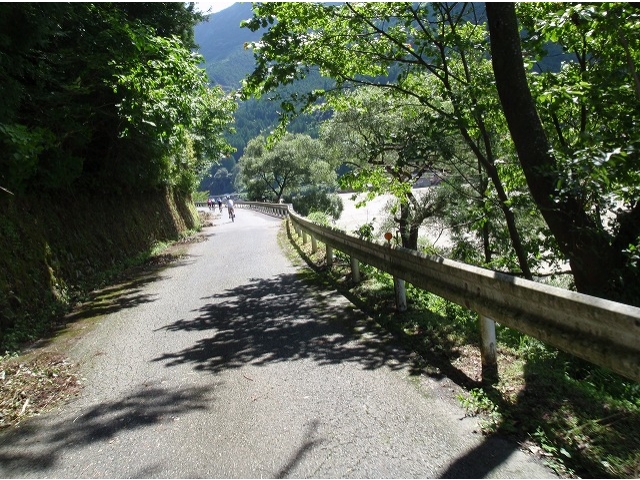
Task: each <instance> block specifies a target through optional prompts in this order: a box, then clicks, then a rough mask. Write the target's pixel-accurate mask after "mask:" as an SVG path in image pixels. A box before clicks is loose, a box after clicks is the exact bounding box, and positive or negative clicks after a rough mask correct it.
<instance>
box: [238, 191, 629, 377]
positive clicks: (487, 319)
mask: <svg viewBox="0 0 640 480" xmlns="http://www.w3.org/2000/svg"><path fill="white" fill-rule="evenodd" d="M237 205H238V206H239V207H241V208H250V209H254V210H258V211H260V212H262V213H266V214H269V215H272V216H277V217H282V218H284V217H287V218H288V222H289V223H288V225H287V226H288V227H289V226H293V228H294V229H295V230H296V232H298V233H299V234H300V235H302V236H303V241H306V235H309V236H310V237H311V240H312V245H313V247H312V248H313V249H314V250H315V248H316V241H320V242H322V243H324V244H325V246H326V248H327V264H328V265H331V263H332V258H333V249H335V250H339V251H341V252H344V253H345V254H347V255H350V256H351V259H352V261H351V265H352V268H354V269H356V270H357V265H358V262H363V263H366V264H368V265H372V266H374V267H376V268H378V269H380V270H383V271H385V272H387V273H389V274H391V275H393V277H394V279H395V282H394V283H396V298H397V299H398V293H399V292H398V286H399V287H400V289H401V290H403V289H404V281H406V282H409V283H411V284H413V285H414V286H416V287H418V288H421V289H423V290H426V291H429V292H432V293H434V294H436V295H439V296H441V297H443V298H445V299H447V300H449V301H452V302H455V303H457V304H459V305H463V306H465V307H466V308H468V309H471V310H474V311H476V312H477V313H478V314H479V315H480V318H481V320H482V321H483V322H484V323H481V333H482V336H483V340H482V343H483V345H482V361H483V369H484V368H486V367H491V364H495V362H496V354H495V329H493V332H491V330H492V327H491V325H493V321H495V322H498V323H500V324H502V325H505V326H507V327H510V328H513V329H515V330H517V331H519V332H521V333H524V334H527V335H529V336H532V337H535V338H537V339H539V340H542V341H543V342H546V343H548V344H550V345H553V346H554V347H556V348H558V349H560V350H563V351H565V352H568V353H571V354H573V355H575V356H577V357H580V358H583V359H585V360H587V361H589V362H592V363H594V364H596V365H599V366H602V367H606V368H608V369H610V370H612V371H614V372H616V373H618V374H620V375H623V376H625V377H627V378H629V379H631V380H634V381H640V308H637V307H633V306H630V305H626V304H622V303H617V302H612V301H609V300H604V299H601V298H597V297H592V296H590V295H584V294H581V293H576V292H572V291H569V290H565V289H562V288H557V287H552V286H549V285H545V284H541V283H537V282H533V281H529V280H524V279H521V278H517V277H513V276H511V275H507V274H503V273H499V272H495V271H492V270H487V269H484V268H480V267H475V266H472V265H468V264H465V263H461V262H456V261H452V260H447V259H444V258H439V257H434V256H428V255H424V254H422V253H420V252H416V251H413V250H408V249H405V248H402V247H391V246H390V245H383V244H377V243H373V242H368V241H365V240H361V239H359V238H356V237H353V236H351V235H347V234H346V233H344V232H342V231H340V230H337V229H335V228H331V227H323V226H320V225H317V224H314V223H312V222H310V221H309V220H306V219H305V218H303V217H301V216H299V215H297V214H296V213H295V212H294V211H293V209H292V208H291V207H290V206H289V205H283V204H268V203H255V202H238V203H237ZM353 276H354V279H356V280H357V278H358V277H359V273H357V271H356V272H354V275H353ZM400 293H401V294H402V292H400ZM400 301H401V300H400ZM404 302H405V303H404V305H405V306H406V300H405V301H404ZM399 308H400V309H402V308H401V305H399ZM405 308H406V307H405Z"/></svg>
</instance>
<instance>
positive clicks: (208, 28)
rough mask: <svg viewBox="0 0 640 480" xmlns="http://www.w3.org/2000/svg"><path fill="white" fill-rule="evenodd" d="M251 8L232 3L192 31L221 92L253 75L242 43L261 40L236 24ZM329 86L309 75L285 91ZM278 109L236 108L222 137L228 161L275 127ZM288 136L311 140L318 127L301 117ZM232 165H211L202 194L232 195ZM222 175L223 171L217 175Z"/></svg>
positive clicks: (251, 104)
mask: <svg viewBox="0 0 640 480" xmlns="http://www.w3.org/2000/svg"><path fill="white" fill-rule="evenodd" d="M251 16H252V10H251V3H234V4H233V5H232V6H231V7H229V8H227V9H225V10H222V11H220V12H218V13H214V14H212V15H210V16H209V17H208V19H207V20H206V21H204V22H201V23H199V24H198V25H196V27H195V41H196V44H197V45H198V46H199V52H200V54H201V55H202V56H203V57H204V59H205V69H206V71H207V73H208V75H209V79H210V80H211V83H212V84H215V85H220V86H221V87H222V88H223V89H224V90H225V91H227V92H229V91H233V90H238V89H239V88H240V85H241V82H242V79H243V78H244V77H245V76H247V75H248V74H249V73H251V72H252V71H253V69H254V59H253V52H252V51H251V50H250V49H245V44H246V43H247V42H253V41H257V40H259V39H260V37H261V36H262V33H261V32H260V31H257V32H252V31H251V30H249V29H248V28H241V27H240V22H241V21H242V20H246V19H249V18H251ZM332 84H333V82H332V81H330V80H327V79H323V78H322V77H320V75H312V76H310V77H309V78H308V79H306V80H305V81H304V82H299V83H296V84H295V85H294V86H292V87H289V88H287V89H283V92H284V91H288V90H291V89H295V90H296V91H300V92H302V91H308V90H310V89H316V88H328V87H329V86H330V85H332ZM279 107H280V104H279V102H278V101H277V100H272V99H271V97H264V98H261V99H249V100H247V101H244V102H241V103H240V104H239V106H238V109H237V111H236V113H235V118H236V122H235V128H236V133H235V134H227V136H226V138H227V140H228V141H229V143H230V144H231V145H232V146H233V147H235V148H236V153H235V154H234V155H233V158H234V159H235V160H236V161H237V160H238V159H239V158H240V157H241V156H242V154H243V152H244V148H245V146H246V144H247V142H248V141H249V140H251V139H252V138H254V137H256V136H258V135H260V134H263V133H264V134H268V132H270V131H271V130H273V128H275V126H276V125H277V123H278V113H277V112H278V109H279ZM288 130H289V131H290V132H293V133H307V134H310V135H312V136H313V135H314V134H315V133H316V130H317V122H316V121H315V120H314V119H313V118H311V117H309V116H301V117H300V118H298V119H296V120H295V121H294V122H293V123H292V124H291V125H290V126H289V128H288ZM234 165H235V161H232V159H226V160H225V161H224V162H222V163H221V164H220V165H214V166H213V167H212V168H211V170H210V172H209V175H207V176H206V177H205V178H204V179H203V180H202V182H201V184H200V189H201V190H206V191H209V192H210V193H211V194H213V195H220V194H223V193H227V192H230V191H232V190H233V189H234V186H233V180H234V176H235V174H234V172H233V166H234ZM223 169H224V171H222V170H223Z"/></svg>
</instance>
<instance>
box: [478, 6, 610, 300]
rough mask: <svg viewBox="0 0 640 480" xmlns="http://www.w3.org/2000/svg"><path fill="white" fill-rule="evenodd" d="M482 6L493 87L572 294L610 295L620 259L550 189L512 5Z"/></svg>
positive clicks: (580, 212) (567, 199) (555, 172)
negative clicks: (566, 265) (569, 276)
mask: <svg viewBox="0 0 640 480" xmlns="http://www.w3.org/2000/svg"><path fill="white" fill-rule="evenodd" d="M486 7H487V9H486V11H487V18H488V21H489V31H490V35H491V56H492V63H493V70H494V73H495V77H496V86H497V88H498V94H499V96H500V102H501V103H502V108H503V110H504V114H505V117H506V119H507V123H508V125H509V131H510V132H511V137H512V138H513V142H514V144H515V146H516V150H517V153H518V159H519V161H520V164H521V166H522V169H523V172H524V175H525V177H526V180H527V184H528V186H529V190H530V192H531V195H532V197H533V199H534V201H535V202H536V204H537V205H538V207H539V208H540V212H541V213H542V216H543V217H544V219H545V221H546V223H547V225H548V226H549V229H550V230H551V232H552V233H553V235H554V236H555V238H556V240H557V242H558V245H559V247H560V249H561V251H562V253H563V254H565V255H566V256H567V258H568V259H569V262H570V264H571V271H572V273H573V275H574V280H575V284H576V288H577V289H578V291H580V292H583V293H587V294H591V295H597V296H610V295H611V293H612V292H610V291H609V288H610V286H611V280H612V278H611V270H612V266H613V265H615V264H618V265H619V264H620V258H619V257H620V255H619V254H618V255H616V254H615V252H613V251H612V248H611V246H610V242H609V238H608V235H607V234H606V232H604V231H603V230H601V229H599V228H598V226H597V224H596V223H595V222H594V221H593V220H592V219H591V218H589V216H588V215H587V213H586V212H585V211H584V209H583V208H582V206H581V204H580V203H579V202H578V201H577V199H576V198H575V197H572V196H569V195H560V193H559V192H558V190H557V189H556V185H557V182H558V179H559V168H558V165H557V163H556V159H555V157H554V156H553V155H552V154H551V153H549V152H550V151H551V149H550V144H549V141H548V139H547V136H546V133H545V131H544V129H543V127H542V122H541V121H540V118H539V116H538V112H537V109H536V106H535V103H534V101H533V98H532V96H531V91H530V90H529V85H528V83H527V78H526V74H525V70H524V63H523V59H522V50H521V46H520V33H519V30H518V21H517V18H516V13H515V5H514V4H513V3H487V4H486ZM616 257H618V258H616Z"/></svg>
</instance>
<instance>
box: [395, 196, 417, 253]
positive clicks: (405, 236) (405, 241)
mask: <svg viewBox="0 0 640 480" xmlns="http://www.w3.org/2000/svg"><path fill="white" fill-rule="evenodd" d="M411 217H412V215H411V206H410V205H409V204H408V203H404V202H401V203H400V217H399V218H398V219H397V221H398V227H399V229H400V239H401V240H402V246H403V247H404V248H409V249H411V250H418V233H419V231H420V225H419V224H418V225H415V224H414V223H415V222H413V221H412V218H411Z"/></svg>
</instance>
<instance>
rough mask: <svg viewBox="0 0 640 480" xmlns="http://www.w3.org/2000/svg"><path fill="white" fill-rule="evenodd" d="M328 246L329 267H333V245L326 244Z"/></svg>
mask: <svg viewBox="0 0 640 480" xmlns="http://www.w3.org/2000/svg"><path fill="white" fill-rule="evenodd" d="M326 248H327V267H329V268H331V267H333V247H332V246H330V245H326Z"/></svg>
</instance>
